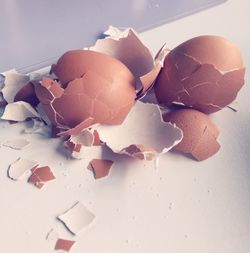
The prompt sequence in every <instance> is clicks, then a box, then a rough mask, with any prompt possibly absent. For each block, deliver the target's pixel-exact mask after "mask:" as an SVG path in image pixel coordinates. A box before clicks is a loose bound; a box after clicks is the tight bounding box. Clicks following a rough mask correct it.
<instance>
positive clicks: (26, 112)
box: [1, 101, 40, 121]
mask: <svg viewBox="0 0 250 253" xmlns="http://www.w3.org/2000/svg"><path fill="white" fill-rule="evenodd" d="M39 117H40V115H39V114H38V113H37V112H36V110H35V109H34V108H33V107H32V106H31V105H30V104H28V103H27V102H23V101H19V102H14V103H10V104H7V105H6V107H5V109H4V113H3V115H2V117H1V119H3V120H12V121H25V120H26V119H28V118H39Z"/></svg>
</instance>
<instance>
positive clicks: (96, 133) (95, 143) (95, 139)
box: [93, 129, 102, 146]
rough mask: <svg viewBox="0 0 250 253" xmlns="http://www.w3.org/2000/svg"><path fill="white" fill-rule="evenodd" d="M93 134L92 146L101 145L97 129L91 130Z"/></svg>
mask: <svg viewBox="0 0 250 253" xmlns="http://www.w3.org/2000/svg"><path fill="white" fill-rule="evenodd" d="M93 136H94V141H93V146H101V145H102V141H101V140H100V135H99V133H98V131H96V130H95V129H94V131H93Z"/></svg>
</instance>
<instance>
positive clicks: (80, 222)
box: [58, 202, 95, 235]
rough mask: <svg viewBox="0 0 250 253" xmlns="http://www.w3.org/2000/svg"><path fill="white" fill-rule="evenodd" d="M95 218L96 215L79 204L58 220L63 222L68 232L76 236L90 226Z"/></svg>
mask: <svg viewBox="0 0 250 253" xmlns="http://www.w3.org/2000/svg"><path fill="white" fill-rule="evenodd" d="M94 218H95V215H94V214H93V213H92V212H91V211H90V210H89V209H88V208H87V207H85V206H84V205H83V204H82V203H81V202H77V203H76V204H75V205H74V206H73V207H71V208H70V209H69V210H67V211H66V212H65V213H63V214H61V215H59V216H58V219H59V220H60V221H62V222H63V223H64V225H65V226H66V227H67V228H68V230H69V231H70V232H71V233H72V234H74V235H76V234H78V233H79V232H80V231H81V230H82V229H83V228H85V227H86V226H88V225H90V224H91V223H92V222H93V220H94Z"/></svg>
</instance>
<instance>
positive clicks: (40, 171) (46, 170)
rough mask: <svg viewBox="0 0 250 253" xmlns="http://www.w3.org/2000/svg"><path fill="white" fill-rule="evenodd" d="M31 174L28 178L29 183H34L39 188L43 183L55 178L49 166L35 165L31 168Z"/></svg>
mask: <svg viewBox="0 0 250 253" xmlns="http://www.w3.org/2000/svg"><path fill="white" fill-rule="evenodd" d="M31 172H32V174H31V176H30V177H29V179H28V182H29V183H32V184H34V185H35V186H36V187H37V188H39V189H41V188H42V187H43V186H44V185H45V183H47V182H49V181H52V180H54V179H55V176H54V174H53V172H52V170H51V169H50V167H49V166H44V167H35V168H32V169H31Z"/></svg>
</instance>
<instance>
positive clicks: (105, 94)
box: [35, 50, 136, 135]
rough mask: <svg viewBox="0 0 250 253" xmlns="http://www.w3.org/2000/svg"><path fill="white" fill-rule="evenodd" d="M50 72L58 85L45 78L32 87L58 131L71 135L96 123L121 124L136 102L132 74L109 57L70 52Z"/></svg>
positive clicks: (76, 51)
mask: <svg viewBox="0 0 250 253" xmlns="http://www.w3.org/2000/svg"><path fill="white" fill-rule="evenodd" d="M100 66H102V67H101V68H100ZM52 71H53V72H54V73H55V74H56V75H57V76H58V78H59V80H60V83H59V82H57V81H54V80H51V79H49V78H44V79H43V80H42V82H41V84H40V85H36V86H35V91H36V95H37V97H38V99H39V100H40V102H41V104H42V106H43V109H44V111H45V113H46V114H47V116H48V118H49V119H50V121H51V123H52V124H53V125H54V126H57V127H60V128H65V129H73V128H74V129H75V130H76V131H75V132H74V134H76V133H77V132H79V131H81V130H83V129H84V128H87V127H89V126H91V125H93V124H95V123H101V124H121V123H122V122H123V121H124V119H125V118H126V116H127V114H128V112H129V111H130V109H131V107H132V106H133V104H134V102H135V97H136V95H135V87H134V77H133V75H132V73H131V72H130V71H129V70H128V69H127V67H126V66H125V65H123V64H122V63H121V62H119V61H118V60H116V59H114V58H112V57H110V56H108V55H104V54H101V53H97V52H92V51H88V50H75V51H70V52H67V53H66V54H64V55H63V56H62V57H61V58H60V59H59V61H58V63H57V64H56V65H54V66H53V67H52ZM63 87H64V88H63ZM87 121H88V124H85V123H86V122H87ZM84 122H85V123H84ZM83 123H84V128H83V127H82V126H81V124H83ZM70 131H71V130H70ZM67 134H68V135H71V134H72V132H68V133H67Z"/></svg>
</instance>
